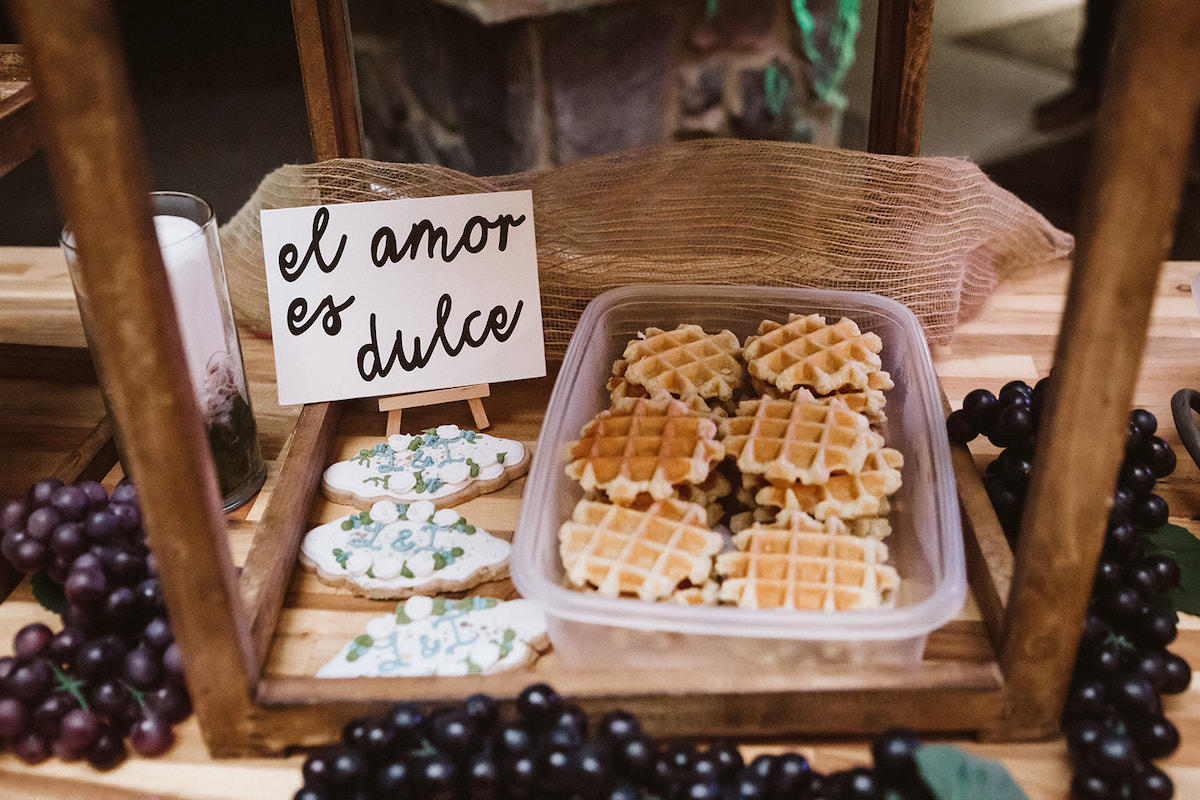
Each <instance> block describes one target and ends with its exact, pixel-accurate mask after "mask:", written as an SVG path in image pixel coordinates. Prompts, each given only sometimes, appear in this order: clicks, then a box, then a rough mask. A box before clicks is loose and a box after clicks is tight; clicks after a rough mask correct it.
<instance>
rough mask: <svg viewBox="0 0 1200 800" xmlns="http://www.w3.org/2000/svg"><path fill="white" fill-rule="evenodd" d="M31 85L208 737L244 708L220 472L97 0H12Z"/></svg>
mask: <svg viewBox="0 0 1200 800" xmlns="http://www.w3.org/2000/svg"><path fill="white" fill-rule="evenodd" d="M9 6H10V10H11V12H12V16H13V18H14V21H15V22H16V24H17V27H18V31H19V33H20V35H21V40H22V43H23V44H24V46H25V48H26V56H27V57H28V59H29V64H30V72H31V75H32V76H33V78H34V81H35V83H36V86H37V92H38V106H37V110H38V113H39V117H40V120H39V121H40V123H41V124H40V126H39V128H40V130H41V131H42V136H43V138H44V144H45V148H46V153H47V161H48V163H49V165H50V173H51V177H52V178H53V181H54V186H55V190H56V195H57V197H58V200H59V204H60V206H61V207H62V210H63V212H64V217H65V218H66V219H68V220H71V225H72V228H73V230H74V233H75V239H76V242H77V244H78V250H79V254H80V268H79V276H78V277H79V281H80V286H81V293H82V294H83V295H85V296H87V297H89V298H90V300H91V312H92V315H93V317H94V319H95V326H94V328H93V329H92V330H90V331H89V333H90V336H91V345H92V352H93V355H94V356H95V357H96V359H97V363H98V364H99V365H100V370H99V371H100V372H101V374H103V375H104V376H105V378H106V385H105V387H104V389H105V397H106V399H107V402H108V405H109V411H110V414H111V417H112V421H113V425H114V427H115V428H116V429H117V431H118V438H119V439H120V441H121V443H122V450H123V452H122V457H123V464H124V467H125V469H126V472H127V473H128V474H129V475H130V476H131V477H132V478H133V480H134V481H135V482H136V483H137V486H138V496H139V500H140V504H141V510H142V519H143V526H144V528H145V531H146V536H147V541H148V543H149V545H150V547H151V549H152V550H153V552H154V555H155V558H156V560H157V562H158V565H159V570H160V582H161V584H162V588H163V594H164V597H165V600H166V604H167V607H168V609H169V610H170V614H171V624H172V628H173V629H174V632H175V638H176V641H177V642H178V643H179V645H180V648H181V651H182V653H183V658H184V667H185V672H186V674H187V675H188V676H189V677H190V681H189V686H190V689H191V692H192V700H193V703H194V705H195V708H196V713H197V714H198V715H199V716H200V718H201V719H202V720H204V723H205V724H204V730H205V732H206V734H207V735H209V736H211V737H216V736H218V735H219V734H220V733H221V732H222V731H224V730H227V729H231V728H235V727H238V726H241V725H242V724H243V723H244V721H245V719H246V716H247V708H248V706H249V698H250V674H251V668H252V660H253V653H252V650H251V646H250V632H249V623H248V620H246V619H245V618H244V617H243V616H240V615H239V613H238V612H240V610H241V609H240V607H238V605H237V603H238V601H239V600H240V597H239V595H238V587H237V576H236V574H235V572H234V568H233V564H232V562H231V559H230V552H229V546H228V539H227V526H226V521H225V517H224V514H223V513H222V511H221V508H222V501H221V495H220V491H219V489H218V486H217V475H216V470H215V468H214V466H213V461H212V456H211V454H210V452H209V448H208V441H207V437H206V435H205V431H204V425H203V422H202V420H201V417H200V411H199V409H198V408H197V405H196V400H195V397H194V396H193V394H192V391H191V382H190V378H189V377H188V373H187V368H186V365H185V364H184V358H183V345H182V342H181V339H180V334H179V329H178V325H177V323H176V320H175V315H174V307H173V304H172V301H171V295H170V290H169V288H168V285H167V278H166V274H165V270H164V268H163V263H162V256H161V254H160V253H159V249H158V243H157V239H156V236H155V233H154V226H153V222H152V219H151V211H150V203H149V197H148V195H149V191H150V187H151V183H152V182H151V180H150V176H149V174H148V171H147V163H148V160H147V157H146V153H145V148H144V145H143V142H142V138H141V132H140V130H139V128H138V126H137V122H136V117H135V113H134V107H133V101H132V97H131V95H130V92H129V83H128V76H127V74H126V71H125V67H124V64H123V61H122V56H121V46H120V35H119V32H118V30H117V25H116V20H115V17H114V15H113V13H112V9H111V7H110V6H109V4H108V3H105V2H102V1H101V0H64V2H59V3H53V4H49V3H44V2H41V0H12V2H10V4H9Z"/></svg>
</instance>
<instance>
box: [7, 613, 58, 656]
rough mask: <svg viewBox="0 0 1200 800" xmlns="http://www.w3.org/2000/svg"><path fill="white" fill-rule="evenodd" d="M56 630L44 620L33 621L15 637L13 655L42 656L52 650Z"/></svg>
mask: <svg viewBox="0 0 1200 800" xmlns="http://www.w3.org/2000/svg"><path fill="white" fill-rule="evenodd" d="M53 641H54V632H53V631H52V630H50V626H49V625H46V624H45V623H43V622H31V623H29V624H28V625H26V626H25V627H23V628H21V630H19V631H17V634H16V636H14V637H13V655H15V656H17V657H18V658H41V657H42V656H45V655H47V653H48V652H49V650H50V643H51V642H53Z"/></svg>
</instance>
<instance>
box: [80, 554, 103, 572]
mask: <svg viewBox="0 0 1200 800" xmlns="http://www.w3.org/2000/svg"><path fill="white" fill-rule="evenodd" d="M73 566H74V567H75V568H77V569H92V568H93V567H94V568H95V569H104V562H103V561H101V560H100V557H99V556H97V555H96V554H95V553H93V552H92V551H91V550H88V551H87V552H86V553H80V554H79V555H78V556H76V557H75V564H74V565H73Z"/></svg>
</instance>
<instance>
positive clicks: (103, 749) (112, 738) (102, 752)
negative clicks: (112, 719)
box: [87, 729, 128, 770]
mask: <svg viewBox="0 0 1200 800" xmlns="http://www.w3.org/2000/svg"><path fill="white" fill-rule="evenodd" d="M127 755H128V751H127V750H126V749H125V737H123V736H121V735H120V734H118V733H116V732H115V731H112V730H109V729H104V730H101V732H100V735H99V736H97V737H96V741H95V742H93V743H92V748H91V750H89V751H88V754H87V761H88V763H89V764H91V765H92V766H93V767H95V768H96V769H98V770H109V769H112V768H113V767H116V766H117V765H119V764H120V763H121V762H122V761H124V760H125V757H126V756H127Z"/></svg>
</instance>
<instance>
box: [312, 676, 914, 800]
mask: <svg viewBox="0 0 1200 800" xmlns="http://www.w3.org/2000/svg"><path fill="white" fill-rule="evenodd" d="M515 706H516V715H515V718H513V719H503V718H502V715H501V714H500V713H499V711H498V708H497V704H496V701H495V700H494V699H493V698H492V697H490V696H488V695H486V694H474V695H471V696H470V697H468V698H466V699H465V700H463V701H462V702H460V703H457V704H452V705H444V706H441V707H435V708H432V709H429V710H428V711H427V710H426V709H424V708H422V707H421V706H419V705H417V704H414V703H410V702H399V703H396V704H395V705H394V706H392V707H391V708H390V709H389V710H388V711H387V712H386V713H385V714H384V715H383V716H382V717H362V718H359V719H354V720H351V721H350V722H349V723H347V725H346V727H345V729H344V730H343V734H342V743H341V744H340V745H339V746H335V747H331V748H326V749H323V750H320V751H317V752H314V753H311V754H310V755H309V756H308V757H307V759H306V760H305V762H304V766H303V768H302V771H303V776H304V786H303V787H302V788H301V789H300V790H299V791H298V792H297V793H296V794H295V796H294V800H330V799H331V798H338V799H339V800H383V798H388V799H389V800H390V799H391V798H397V797H420V798H422V800H454V798H463V800H502V799H511V800H523V799H524V798H546V799H547V800H555V799H556V798H589V799H592V800H639V799H640V798H645V799H646V800H649V799H650V798H659V799H660V800H707V799H708V798H712V799H713V800H725V799H726V798H728V800H737V798H744V799H745V800H752V799H754V798H763V799H764V800H765V799H766V798H780V799H781V800H782V798H788V800H879V799H880V798H882V797H884V795H885V792H891V793H890V794H888V795H887V796H888V797H890V798H894V800H917V799H918V798H920V800H932V795H931V794H930V793H929V790H928V789H927V788H926V786H925V784H924V783H923V782H922V781H921V778H920V776H919V773H918V771H917V766H916V762H915V760H914V758H913V754H914V753H915V752H916V750H917V748H918V747H920V741H919V740H918V739H917V737H916V735H915V734H913V733H912V732H911V731H907V730H902V729H895V730H891V731H888V732H886V733H884V734H881V735H880V736H878V737H877V738H876V739H875V741H874V742H873V743H872V748H871V750H872V754H873V758H874V767H873V768H869V767H857V768H853V769H848V770H844V771H841V772H835V773H831V774H828V775H823V774H821V773H819V772H818V771H816V770H814V769H813V768H812V767H811V765H810V764H809V763H808V761H807V760H806V759H805V758H804V757H803V756H801V755H800V754H798V753H783V754H766V755H760V756H757V757H756V758H754V759H753V760H751V761H750V763H748V764H747V763H745V761H744V760H743V757H742V754H741V752H740V751H739V750H738V748H737V747H735V746H734V745H733V744H732V743H731V742H728V741H723V740H718V741H713V742H710V743H708V744H707V745H706V746H698V745H696V744H693V743H690V742H674V743H670V744H668V743H665V742H659V741H656V740H655V739H653V738H652V737H650V736H648V735H647V734H646V733H645V732H643V730H642V727H641V723H640V722H639V721H638V718H637V717H636V716H635V715H634V714H632V713H630V712H627V711H612V712H609V713H607V714H605V715H603V716H602V717H600V719H599V720H597V721H596V723H595V725H594V727H593V726H592V724H591V723H590V721H589V719H588V716H587V714H586V713H585V712H584V711H583V710H582V709H581V708H579V706H577V705H575V704H573V703H571V702H569V701H567V700H565V699H564V698H562V697H561V696H560V695H559V694H558V693H557V692H556V691H555V690H554V689H553V688H551V687H550V686H548V685H546V684H544V683H536V684H532V685H530V686H527V687H526V688H525V689H524V690H523V691H522V692H521V694H520V695H519V696H518V697H517V700H516V703H515Z"/></svg>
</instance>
